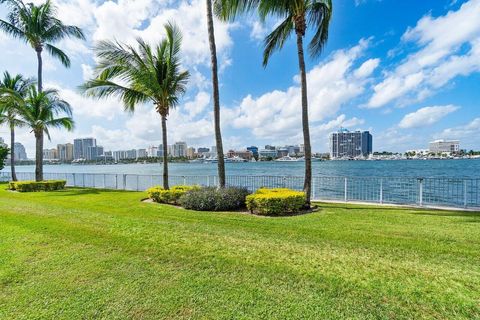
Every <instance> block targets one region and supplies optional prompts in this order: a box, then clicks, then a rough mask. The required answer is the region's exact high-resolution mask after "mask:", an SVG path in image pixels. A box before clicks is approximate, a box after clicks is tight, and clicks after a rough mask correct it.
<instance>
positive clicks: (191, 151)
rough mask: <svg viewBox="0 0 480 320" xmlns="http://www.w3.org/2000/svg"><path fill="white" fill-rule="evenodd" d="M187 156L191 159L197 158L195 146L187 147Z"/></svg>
mask: <svg viewBox="0 0 480 320" xmlns="http://www.w3.org/2000/svg"><path fill="white" fill-rule="evenodd" d="M187 157H188V158H189V159H193V158H195V148H193V147H188V148H187Z"/></svg>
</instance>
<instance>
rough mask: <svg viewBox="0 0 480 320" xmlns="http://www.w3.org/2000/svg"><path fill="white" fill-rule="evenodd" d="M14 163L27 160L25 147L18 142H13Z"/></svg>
mask: <svg viewBox="0 0 480 320" xmlns="http://www.w3.org/2000/svg"><path fill="white" fill-rule="evenodd" d="M14 152H15V161H23V160H27V159H28V158H27V152H26V151H25V147H24V146H23V144H21V143H20V142H15V151H14Z"/></svg>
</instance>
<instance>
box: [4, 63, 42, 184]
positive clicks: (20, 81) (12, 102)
mask: <svg viewBox="0 0 480 320" xmlns="http://www.w3.org/2000/svg"><path fill="white" fill-rule="evenodd" d="M34 83H35V82H34V81H33V80H32V79H26V78H24V77H23V76H22V75H20V74H17V75H16V76H12V75H10V73H8V71H5V72H4V73H3V79H1V80H0V124H6V125H7V126H8V127H9V128H10V169H11V173H12V180H13V181H17V174H16V173H15V128H16V127H22V126H24V125H25V121H23V120H22V118H21V113H22V111H23V104H24V100H23V99H25V97H26V96H27V93H28V90H29V89H30V87H32V86H33V84H34Z"/></svg>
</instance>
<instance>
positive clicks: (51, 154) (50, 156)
mask: <svg viewBox="0 0 480 320" xmlns="http://www.w3.org/2000/svg"><path fill="white" fill-rule="evenodd" d="M43 160H58V153H57V149H43Z"/></svg>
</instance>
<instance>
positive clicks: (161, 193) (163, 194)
mask: <svg viewBox="0 0 480 320" xmlns="http://www.w3.org/2000/svg"><path fill="white" fill-rule="evenodd" d="M198 188H199V187H197V186H175V187H172V188H170V189H169V190H165V189H164V188H162V187H152V188H150V189H148V190H147V194H148V197H149V198H150V199H152V200H153V201H155V202H158V203H168V204H174V205H178V204H180V202H179V200H180V197H182V196H183V195H184V194H185V193H186V192H187V191H190V190H194V189H198Z"/></svg>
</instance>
